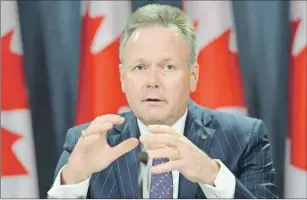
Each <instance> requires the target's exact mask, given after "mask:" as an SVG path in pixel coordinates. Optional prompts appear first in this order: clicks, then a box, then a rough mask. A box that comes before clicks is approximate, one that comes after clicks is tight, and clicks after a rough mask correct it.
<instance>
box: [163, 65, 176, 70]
mask: <svg viewBox="0 0 307 200" xmlns="http://www.w3.org/2000/svg"><path fill="white" fill-rule="evenodd" d="M164 68H165V70H167V71H172V70H174V69H175V66H174V65H165V67H164Z"/></svg>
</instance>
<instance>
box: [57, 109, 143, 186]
mask: <svg viewBox="0 0 307 200" xmlns="http://www.w3.org/2000/svg"><path fill="white" fill-rule="evenodd" d="M124 121H125V119H124V118H122V117H120V116H119V115H112V114H110V115H104V116H100V117H97V118H96V119H95V120H93V121H92V122H91V124H90V125H89V126H88V128H87V129H86V130H84V131H83V134H82V135H81V137H80V138H79V140H78V142H77V144H76V146H75V148H74V150H73V152H72V153H71V155H70V157H69V160H68V164H67V166H66V167H65V169H64V170H63V172H62V174H61V175H62V176H61V180H62V181H61V182H62V184H75V183H79V182H81V181H83V180H85V179H87V178H88V177H89V176H91V175H92V174H93V173H95V172H98V171H101V170H104V169H105V168H107V167H108V166H109V165H110V164H111V163H112V162H113V161H114V160H116V159H117V158H119V157H120V156H122V155H123V154H125V153H127V152H129V151H131V150H132V149H134V148H135V147H137V145H138V143H139V142H138V140H137V139H135V138H130V139H127V140H125V141H123V142H121V143H120V144H118V145H117V146H115V147H110V146H109V144H108V142H107V132H108V131H109V130H110V129H111V128H112V127H113V126H114V125H115V124H122V123H123V122H124Z"/></svg>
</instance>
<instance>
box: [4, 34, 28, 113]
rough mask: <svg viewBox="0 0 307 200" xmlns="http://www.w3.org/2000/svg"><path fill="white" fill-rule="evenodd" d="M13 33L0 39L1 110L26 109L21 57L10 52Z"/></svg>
mask: <svg viewBox="0 0 307 200" xmlns="http://www.w3.org/2000/svg"><path fill="white" fill-rule="evenodd" d="M12 36H13V31H10V32H8V33H7V34H6V35H4V36H3V37H1V58H2V59H1V66H2V67H1V74H2V77H1V78H2V80H1V90H2V94H1V109H2V110H11V109H22V108H28V104H27V92H26V87H25V81H24V73H23V68H22V66H23V60H22V56H21V55H18V54H15V53H13V52H12V51H11V48H10V43H11V39H12Z"/></svg>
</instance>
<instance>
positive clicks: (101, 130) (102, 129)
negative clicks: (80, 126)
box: [82, 122, 113, 137]
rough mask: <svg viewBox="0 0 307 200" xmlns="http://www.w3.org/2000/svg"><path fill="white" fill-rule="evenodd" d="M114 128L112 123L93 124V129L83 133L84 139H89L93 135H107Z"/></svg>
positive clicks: (90, 128)
mask: <svg viewBox="0 0 307 200" xmlns="http://www.w3.org/2000/svg"><path fill="white" fill-rule="evenodd" d="M112 127H113V124H112V123H110V122H106V123H103V124H93V125H92V126H91V127H89V128H87V129H86V130H84V131H85V132H83V135H82V136H83V137H88V136H91V135H93V134H105V133H106V132H108V131H109V130H110V129H111V128H112Z"/></svg>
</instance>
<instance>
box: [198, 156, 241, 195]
mask: <svg viewBox="0 0 307 200" xmlns="http://www.w3.org/2000/svg"><path fill="white" fill-rule="evenodd" d="M215 161H217V162H218V163H219V164H220V166H221V168H220V171H219V173H218V174H217V176H216V178H215V180H214V185H215V187H214V186H212V185H208V184H201V183H199V185H200V187H201V189H202V191H203V192H204V194H205V195H206V197H207V198H234V193H235V186H236V178H235V176H234V175H233V173H232V172H231V171H230V170H229V169H228V168H227V167H226V166H225V165H224V163H222V162H221V161H220V160H218V159H216V160H215Z"/></svg>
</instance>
